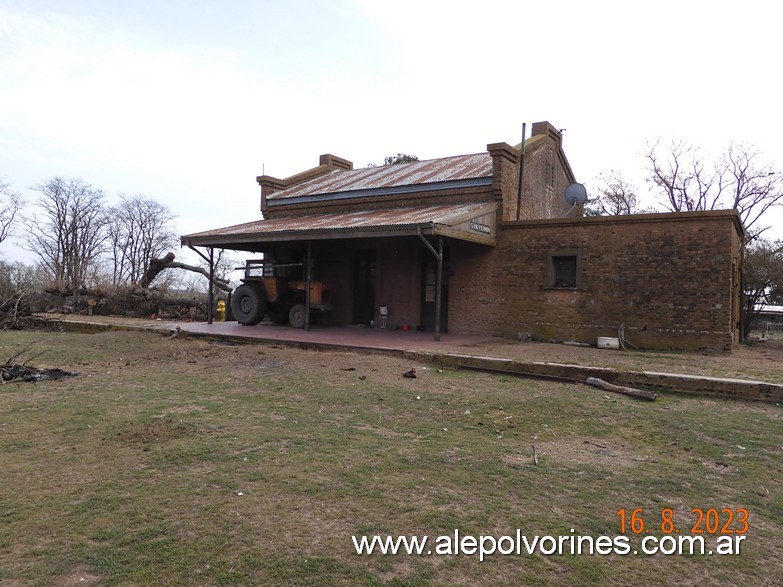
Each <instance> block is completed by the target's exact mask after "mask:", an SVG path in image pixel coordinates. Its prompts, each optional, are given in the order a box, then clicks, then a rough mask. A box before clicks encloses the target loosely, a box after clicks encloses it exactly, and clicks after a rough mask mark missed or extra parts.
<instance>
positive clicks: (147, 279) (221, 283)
mask: <svg viewBox="0 0 783 587" xmlns="http://www.w3.org/2000/svg"><path fill="white" fill-rule="evenodd" d="M174 259H175V256H174V253H168V254H166V256H165V257H162V258H160V259H152V260H151V261H150V264H149V267H147V271H145V273H144V277H143V278H142V280H141V283H140V284H139V285H141V287H143V288H144V289H147V288H148V287H149V286H150V285H151V284H152V282H153V281H155V278H156V277H157V276H158V275H159V274H160V273H161V271H163V270H165V269H184V270H185V271H192V272H194V273H200V274H201V275H203V276H204V277H206V278H207V279H209V277H210V276H209V271H207V270H206V269H204V268H203V267H197V266H195V265H187V264H185V263H180V262H179V261H174ZM228 283H229V282H228V280H226V279H223V278H219V277H215V286H216V287H218V288H220V289H221V290H223V291H225V292H230V291H231V286H230V285H228Z"/></svg>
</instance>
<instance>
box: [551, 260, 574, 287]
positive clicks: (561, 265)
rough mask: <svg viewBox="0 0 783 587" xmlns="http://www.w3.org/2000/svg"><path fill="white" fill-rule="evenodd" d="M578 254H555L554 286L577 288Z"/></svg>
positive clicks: (553, 262)
mask: <svg viewBox="0 0 783 587" xmlns="http://www.w3.org/2000/svg"><path fill="white" fill-rule="evenodd" d="M576 268H577V259H576V255H553V256H552V275H553V277H554V279H553V282H552V286H553V287H567V288H573V289H575V288H576V276H577V273H576Z"/></svg>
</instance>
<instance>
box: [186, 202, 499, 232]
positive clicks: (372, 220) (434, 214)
mask: <svg viewBox="0 0 783 587" xmlns="http://www.w3.org/2000/svg"><path fill="white" fill-rule="evenodd" d="M495 207H496V204H495V203H489V204H488V203H487V202H479V203H473V204H444V205H438V206H421V207H415V208H393V209H390V210H367V211H362V212H344V213H339V214H309V215H307V216H297V217H295V218H271V219H269V220H257V221H255V222H248V223H246V224H238V225H235V226H228V227H225V228H218V229H215V230H208V231H206V232H199V233H195V234H189V235H186V236H183V237H182V240H183V241H187V240H189V239H196V240H198V238H199V237H221V236H225V237H234V238H236V237H241V236H248V237H250V236H255V235H257V236H263V235H266V234H268V235H273V234H275V233H281V232H292V231H307V230H339V229H355V228H370V227H384V226H388V227H402V226H416V225H421V224H427V223H430V222H432V223H435V224H443V225H446V226H455V225H456V224H459V223H460V222H464V221H465V220H466V219H467V218H470V217H473V216H475V215H477V214H480V213H482V212H485V211H489V210H491V209H493V208H495Z"/></svg>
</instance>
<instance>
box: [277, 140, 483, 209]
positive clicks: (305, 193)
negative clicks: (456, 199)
mask: <svg viewBox="0 0 783 587" xmlns="http://www.w3.org/2000/svg"><path fill="white" fill-rule="evenodd" d="M486 178H489V179H491V178H492V156H491V155H490V154H489V153H476V154H473V155H458V156H456V157H445V158H442V159H432V160H429V161H415V162H412V163H401V164H397V165H386V166H383V167H368V168H366V169H352V170H341V169H338V170H335V171H332V172H330V173H327V174H326V175H322V176H320V177H317V178H315V179H312V180H310V181H306V182H304V183H301V184H299V185H295V186H292V187H290V188H287V189H283V190H281V191H278V192H274V193H272V194H269V195H268V196H267V197H266V199H267V202H268V203H270V204H272V203H273V202H275V201H280V200H287V201H290V200H291V199H292V198H303V199H310V198H309V197H313V196H323V195H327V194H338V193H339V194H342V193H346V192H354V193H356V195H360V194H362V195H367V194H368V193H369V194H373V193H377V194H378V195H381V194H382V193H385V192H388V193H401V192H402V191H404V189H405V188H407V187H409V186H425V185H431V186H432V187H448V186H447V185H443V184H444V183H446V184H448V183H451V182H461V183H462V182H464V181H465V180H477V179H486Z"/></svg>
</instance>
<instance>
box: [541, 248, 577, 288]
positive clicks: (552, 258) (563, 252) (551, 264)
mask: <svg viewBox="0 0 783 587" xmlns="http://www.w3.org/2000/svg"><path fill="white" fill-rule="evenodd" d="M562 258H572V259H573V260H574V265H575V267H574V285H558V283H557V259H562ZM547 268H548V275H547V286H548V288H549V289H558V290H566V291H574V290H578V289H582V255H581V253H580V251H579V250H578V249H557V250H554V251H550V253H549V255H548V258H547Z"/></svg>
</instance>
